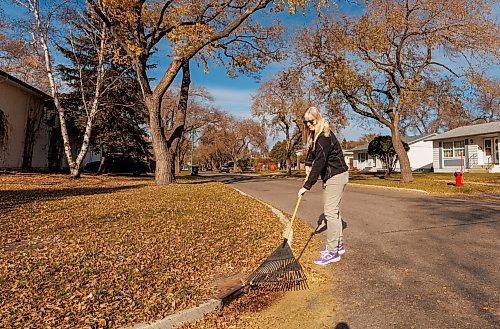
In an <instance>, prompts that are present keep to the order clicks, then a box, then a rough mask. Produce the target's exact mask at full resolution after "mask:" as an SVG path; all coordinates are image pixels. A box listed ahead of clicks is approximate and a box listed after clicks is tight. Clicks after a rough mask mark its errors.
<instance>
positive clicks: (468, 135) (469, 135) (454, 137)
mask: <svg viewBox="0 0 500 329" xmlns="http://www.w3.org/2000/svg"><path fill="white" fill-rule="evenodd" d="M499 132H500V131H499ZM494 133H495V132H489V133H480V134H466V135H458V136H453V137H440V138H436V137H439V135H437V136H434V137H431V138H429V139H427V140H426V141H440V140H444V139H456V138H462V137H471V136H480V135H489V134H494ZM443 134H444V133H443Z"/></svg>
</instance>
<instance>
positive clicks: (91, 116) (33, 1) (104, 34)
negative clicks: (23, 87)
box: [15, 0, 110, 178]
mask: <svg viewBox="0 0 500 329" xmlns="http://www.w3.org/2000/svg"><path fill="white" fill-rule="evenodd" d="M15 3H17V4H18V5H19V6H21V7H23V8H24V9H26V10H27V12H28V14H29V15H30V17H31V18H32V24H33V25H32V28H31V32H32V37H33V42H34V43H36V44H37V45H38V46H39V47H40V48H41V49H42V51H43V57H44V64H45V70H46V73H47V78H48V81H49V86H50V94H51V96H52V98H53V101H54V106H55V107H56V109H57V112H58V115H59V124H60V129H61V136H62V140H63V147H64V153H65V155H66V160H67V162H68V166H69V169H70V173H71V177H72V178H78V177H80V172H81V163H82V161H83V158H84V157H85V154H86V153H87V150H88V146H89V141H90V137H91V133H92V125H93V123H94V120H95V117H96V115H97V112H98V110H99V99H100V96H101V93H102V91H103V90H102V89H103V75H104V60H105V56H106V52H107V51H109V49H110V48H109V45H108V44H109V35H108V31H107V29H106V26H105V24H104V23H103V22H100V23H99V24H98V25H97V26H95V31H94V34H93V38H94V39H93V40H94V46H95V49H96V57H97V66H96V70H97V74H96V78H95V81H94V93H93V95H92V97H91V98H90V99H87V98H86V96H85V95H86V94H85V92H84V91H83V85H82V92H81V96H82V104H83V107H84V111H85V113H86V116H87V122H86V124H85V131H84V136H83V141H82V144H81V146H80V147H79V150H78V152H75V153H77V154H76V157H75V156H74V155H73V152H72V151H73V150H72V148H71V144H70V138H69V134H68V128H67V125H66V109H65V108H64V106H63V105H62V103H61V91H60V89H61V86H60V84H59V83H58V82H57V78H56V75H55V71H54V54H53V50H54V47H53V46H52V44H51V41H53V40H51V37H52V34H51V32H53V28H54V27H53V24H54V19H55V16H56V14H57V13H58V11H61V10H62V9H63V8H64V7H65V6H66V5H67V4H68V3H69V2H68V1H62V2H58V3H53V4H49V5H45V3H44V2H41V1H39V0H15ZM74 51H75V52H76V51H77V49H74ZM79 71H80V81H83V76H82V75H81V73H82V72H83V67H79Z"/></svg>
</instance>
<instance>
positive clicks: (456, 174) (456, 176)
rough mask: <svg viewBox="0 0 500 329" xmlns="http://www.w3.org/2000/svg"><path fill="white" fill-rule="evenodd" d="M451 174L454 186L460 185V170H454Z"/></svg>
mask: <svg viewBox="0 0 500 329" xmlns="http://www.w3.org/2000/svg"><path fill="white" fill-rule="evenodd" d="M453 176H455V186H462V184H463V179H462V172H461V171H458V170H457V171H455V173H454V174H453Z"/></svg>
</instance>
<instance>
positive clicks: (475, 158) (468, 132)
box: [426, 122, 500, 173]
mask: <svg viewBox="0 0 500 329" xmlns="http://www.w3.org/2000/svg"><path fill="white" fill-rule="evenodd" d="M499 139H500V122H490V123H482V124H476V125H471V126H464V127H459V128H456V129H452V130H450V131H447V132H445V133H442V134H440V135H437V136H433V137H430V138H427V139H426V140H427V141H430V142H432V143H433V149H434V152H433V154H434V156H433V163H434V171H435V172H454V171H457V170H460V168H461V167H462V168H463V170H464V171H467V172H491V173H493V172H500V164H499V155H498V153H499V151H498V148H499Z"/></svg>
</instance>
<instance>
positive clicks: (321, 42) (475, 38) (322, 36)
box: [297, 0, 499, 182]
mask: <svg viewBox="0 0 500 329" xmlns="http://www.w3.org/2000/svg"><path fill="white" fill-rule="evenodd" d="M490 14H491V2H490V1H487V0H458V1H455V0H454V1H451V0H439V1H438V0H418V1H414V0H375V1H369V2H367V4H366V7H365V8H364V13H363V14H362V15H361V16H359V17H342V18H335V17H325V18H324V19H323V20H322V21H321V22H320V23H319V25H318V27H317V28H316V29H315V30H314V31H311V29H310V28H308V29H307V30H304V31H303V32H302V33H301V36H300V43H299V45H298V48H297V50H298V54H299V58H300V59H305V61H304V65H309V67H311V68H312V71H313V73H314V76H315V77H316V78H317V79H318V80H319V81H321V82H322V83H323V87H324V88H325V92H327V93H334V94H337V95H338V96H339V97H341V98H342V99H343V101H344V103H345V104H348V105H349V107H350V108H351V109H352V110H353V111H354V112H356V113H358V114H360V115H362V116H364V117H367V118H371V119H373V120H376V121H378V122H380V123H381V124H383V125H385V126H387V127H388V128H389V129H390V130H391V136H392V139H393V144H394V149H395V151H396V154H397V155H398V157H399V161H400V165H401V181H402V182H409V181H411V180H412V173H411V168H410V163H409V160H408V155H407V154H406V152H405V150H404V147H403V143H402V142H401V120H402V118H405V117H407V116H408V115H411V114H412V113H415V112H416V111H418V110H419V108H418V106H416V105H417V103H418V99H419V97H420V93H421V92H422V91H424V90H425V88H426V81H436V80H437V79H440V78H442V77H443V76H447V77H451V78H457V77H459V76H463V75H464V73H465V69H469V67H467V68H464V70H460V68H458V67H457V66H458V65H456V63H457V62H458V61H460V60H461V62H465V63H474V62H477V60H478V59H480V60H482V61H484V59H485V58H489V56H494V57H497V56H498V35H499V25H498V23H497V22H496V21H495V20H494V18H493V17H492V15H490ZM464 58H465V59H464Z"/></svg>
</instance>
